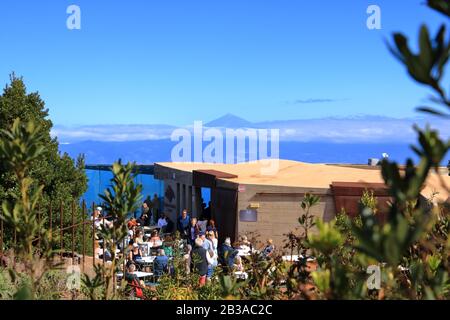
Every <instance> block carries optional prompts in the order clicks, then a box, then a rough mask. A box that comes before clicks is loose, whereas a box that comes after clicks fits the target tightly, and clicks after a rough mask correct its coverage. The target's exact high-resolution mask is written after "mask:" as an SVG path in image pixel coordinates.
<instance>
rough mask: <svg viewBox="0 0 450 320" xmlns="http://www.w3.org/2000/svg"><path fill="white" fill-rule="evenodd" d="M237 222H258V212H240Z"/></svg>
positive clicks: (250, 210)
mask: <svg viewBox="0 0 450 320" xmlns="http://www.w3.org/2000/svg"><path fill="white" fill-rule="evenodd" d="M239 221H241V222H256V221H258V212H257V211H256V210H253V209H247V210H240V211H239Z"/></svg>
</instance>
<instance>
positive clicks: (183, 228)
mask: <svg viewBox="0 0 450 320" xmlns="http://www.w3.org/2000/svg"><path fill="white" fill-rule="evenodd" d="M190 220H191V217H190V216H189V215H188V213H187V210H186V209H184V210H183V211H182V212H181V215H180V216H179V217H178V221H177V222H178V223H177V229H178V231H179V232H180V235H181V238H183V239H189V222H190Z"/></svg>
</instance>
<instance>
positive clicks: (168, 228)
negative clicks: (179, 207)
mask: <svg viewBox="0 0 450 320" xmlns="http://www.w3.org/2000/svg"><path fill="white" fill-rule="evenodd" d="M164 219H166V225H165V226H164V227H163V229H162V232H164V233H172V232H173V230H174V224H173V221H172V220H170V218H169V217H168V216H166V215H165V217H164Z"/></svg>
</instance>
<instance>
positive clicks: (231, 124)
mask: <svg viewBox="0 0 450 320" xmlns="http://www.w3.org/2000/svg"><path fill="white" fill-rule="evenodd" d="M252 125H253V123H252V122H250V121H247V120H245V119H243V118H241V117H238V116H236V115H234V114H231V113H227V114H225V115H223V116H222V117H220V118H217V119H215V120H212V121H210V122H208V123H206V124H205V126H206V127H227V128H246V127H251V126H252Z"/></svg>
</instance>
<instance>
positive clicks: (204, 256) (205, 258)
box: [191, 238, 212, 287]
mask: <svg viewBox="0 0 450 320" xmlns="http://www.w3.org/2000/svg"><path fill="white" fill-rule="evenodd" d="M191 260H192V261H193V263H194V271H195V272H197V273H198V275H199V276H200V278H199V282H198V284H199V286H200V287H202V286H204V285H205V284H206V276H207V273H208V264H209V263H212V259H211V257H210V256H209V254H208V252H207V251H206V250H205V248H203V241H202V239H200V238H197V239H195V247H194V249H192V252H191Z"/></svg>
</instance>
